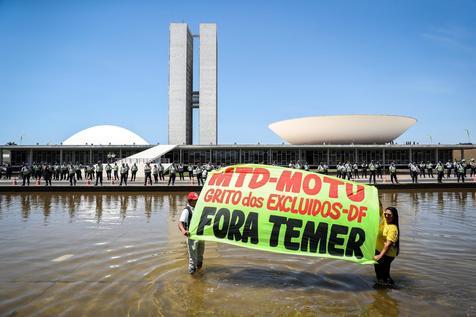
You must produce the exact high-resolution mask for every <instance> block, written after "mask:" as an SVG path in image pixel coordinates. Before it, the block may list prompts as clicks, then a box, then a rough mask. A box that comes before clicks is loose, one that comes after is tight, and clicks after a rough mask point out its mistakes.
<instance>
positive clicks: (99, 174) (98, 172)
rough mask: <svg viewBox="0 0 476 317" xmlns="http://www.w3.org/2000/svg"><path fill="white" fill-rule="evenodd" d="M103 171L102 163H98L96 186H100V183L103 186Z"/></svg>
mask: <svg viewBox="0 0 476 317" xmlns="http://www.w3.org/2000/svg"><path fill="white" fill-rule="evenodd" d="M102 170H103V168H102V163H101V161H98V164H97V165H96V185H94V186H97V185H98V181H99V182H100V183H101V186H102Z"/></svg>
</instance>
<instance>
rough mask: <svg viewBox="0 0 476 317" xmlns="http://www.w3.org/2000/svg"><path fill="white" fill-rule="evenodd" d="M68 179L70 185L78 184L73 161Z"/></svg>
mask: <svg viewBox="0 0 476 317" xmlns="http://www.w3.org/2000/svg"><path fill="white" fill-rule="evenodd" d="M68 179H69V186H76V171H75V170H74V165H73V163H69V165H68Z"/></svg>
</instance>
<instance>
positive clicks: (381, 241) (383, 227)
mask: <svg viewBox="0 0 476 317" xmlns="http://www.w3.org/2000/svg"><path fill="white" fill-rule="evenodd" d="M397 240H398V228H397V226H396V225H393V224H387V222H386V221H385V219H384V220H383V221H382V222H380V226H379V230H378V235H377V250H378V251H382V250H383V248H384V246H385V242H386V241H392V242H393V244H392V246H391V247H390V248H389V249H388V250H387V253H385V255H387V256H391V257H396V256H397V247H396V246H395V243H396V242H397Z"/></svg>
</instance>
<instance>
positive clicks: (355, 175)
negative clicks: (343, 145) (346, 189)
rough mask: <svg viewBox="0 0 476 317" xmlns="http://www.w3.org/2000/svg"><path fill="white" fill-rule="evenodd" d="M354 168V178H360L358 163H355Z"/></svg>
mask: <svg viewBox="0 0 476 317" xmlns="http://www.w3.org/2000/svg"><path fill="white" fill-rule="evenodd" d="M352 168H353V170H354V178H355V179H357V178H359V165H357V163H354V165H353V167H352Z"/></svg>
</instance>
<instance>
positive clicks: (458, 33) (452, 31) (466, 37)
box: [420, 26, 476, 52]
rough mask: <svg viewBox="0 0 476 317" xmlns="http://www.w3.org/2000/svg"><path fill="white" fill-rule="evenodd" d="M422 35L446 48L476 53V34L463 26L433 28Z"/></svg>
mask: <svg viewBox="0 0 476 317" xmlns="http://www.w3.org/2000/svg"><path fill="white" fill-rule="evenodd" d="M420 35H421V36H422V37H423V38H425V39H427V40H430V41H432V42H434V43H437V44H440V45H443V46H446V47H450V48H454V49H459V50H464V51H470V52H475V51H476V47H475V46H474V40H475V34H474V33H473V32H471V31H470V30H469V29H468V28H465V27H462V26H447V27H431V28H430V29H429V30H428V31H427V32H423V33H421V34H420Z"/></svg>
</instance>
